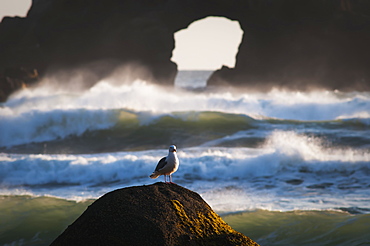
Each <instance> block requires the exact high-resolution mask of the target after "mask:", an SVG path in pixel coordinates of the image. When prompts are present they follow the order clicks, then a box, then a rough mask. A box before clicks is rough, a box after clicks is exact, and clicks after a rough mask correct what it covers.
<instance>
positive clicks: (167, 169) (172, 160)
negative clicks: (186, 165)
mask: <svg viewBox="0 0 370 246" xmlns="http://www.w3.org/2000/svg"><path fill="white" fill-rule="evenodd" d="M179 164H180V162H179V159H178V158H177V155H176V146H175V145H171V146H170V148H169V150H168V155H167V156H165V157H163V158H162V159H161V160H160V161H159V162H158V164H157V167H156V168H155V170H154V172H153V173H152V174H151V175H150V176H149V177H150V178H152V179H156V178H158V177H159V176H161V175H164V182H165V183H170V184H173V183H172V176H171V174H173V173H174V172H176V171H177V169H178V168H179ZM167 176H169V181H170V182H167Z"/></svg>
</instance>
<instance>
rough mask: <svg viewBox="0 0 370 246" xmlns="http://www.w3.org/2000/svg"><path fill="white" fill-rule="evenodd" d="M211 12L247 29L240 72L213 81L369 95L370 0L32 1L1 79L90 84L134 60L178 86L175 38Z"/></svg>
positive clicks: (3, 32) (4, 42) (11, 37)
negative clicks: (28, 72)
mask: <svg viewBox="0 0 370 246" xmlns="http://www.w3.org/2000/svg"><path fill="white" fill-rule="evenodd" d="M207 16H223V17H226V18H229V19H232V20H238V21H239V23H240V25H241V27H242V29H243V30H244V37H243V41H242V43H241V45H240V47H239V53H238V55H237V57H236V66H235V68H234V69H228V68H226V67H224V68H222V69H221V70H220V71H218V72H216V73H215V74H214V75H213V76H212V77H211V78H210V80H209V84H210V85H217V84H220V83H221V84H223V83H227V84H230V85H234V86H235V85H239V86H248V87H257V88H259V89H260V88H262V89H270V88H271V87H274V86H278V87H279V86H280V87H287V88H290V89H310V88H312V87H322V88H327V89H339V90H368V89H370V70H369V69H368V65H369V64H370V48H369V45H368V44H369V43H370V1H367V0H300V1H297V0H274V1H271V0H253V1H252V0H235V1H226V0H217V1H201V2H200V1H196V0H189V1H180V0H125V1H118V0H105V1H102V0H91V1H89V4H86V1H83V0H74V1H71V0H52V1H51V0H33V3H32V7H31V9H30V11H29V12H28V15H27V17H26V18H19V17H15V18H11V17H6V18H4V19H3V20H2V22H1V24H0V54H1V56H0V73H3V71H4V70H5V69H7V68H17V69H19V68H20V67H24V68H27V69H37V71H38V72H39V74H40V75H42V76H44V75H45V74H47V73H54V72H56V71H59V70H69V69H78V68H80V67H82V68H87V69H89V71H90V72H91V73H92V74H93V76H92V77H93V78H95V81H93V82H91V79H90V77H89V79H87V80H88V81H89V82H90V83H92V84H93V83H94V82H96V81H98V80H99V79H100V78H102V77H104V76H107V75H109V74H110V73H111V72H112V71H114V70H115V69H116V68H117V67H118V66H121V65H122V64H126V65H127V64H135V65H139V66H142V67H143V68H145V69H144V70H145V71H146V72H145V73H142V70H141V69H140V72H138V73H134V74H133V75H132V76H133V78H141V79H147V80H151V81H153V82H155V83H158V84H162V85H172V84H173V81H174V78H175V76H176V72H177V66H176V64H174V63H173V62H171V60H170V58H171V56H172V51H173V49H174V47H175V43H174V36H173V34H174V33H175V32H176V31H178V30H181V29H184V28H186V27H187V26H188V25H189V24H191V23H192V22H194V21H196V20H199V19H202V18H205V17H207ZM91 64H100V65H99V66H98V69H96V68H97V67H96V66H93V67H92V68H90V65H91ZM103 64H104V65H103ZM1 83H4V82H3V81H2V82H1ZM89 86H91V85H90V84H89Z"/></svg>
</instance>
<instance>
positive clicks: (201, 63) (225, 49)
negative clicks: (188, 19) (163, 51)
mask: <svg viewBox="0 0 370 246" xmlns="http://www.w3.org/2000/svg"><path fill="white" fill-rule="evenodd" d="M242 36H243V31H242V30H241V28H240V25H239V22H237V21H231V20H229V19H226V18H222V17H207V18H205V19H202V20H198V21H196V22H193V23H192V24H190V25H189V27H188V28H187V29H183V30H181V31H178V32H177V33H175V41H176V43H175V50H174V51H173V56H172V60H173V61H174V62H176V63H177V65H178V68H179V70H192V69H196V70H215V69H218V68H220V67H221V66H222V65H227V66H229V67H234V66H235V56H236V54H237V52H238V47H239V44H240V42H241V40H242Z"/></svg>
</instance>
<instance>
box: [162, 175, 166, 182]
mask: <svg viewBox="0 0 370 246" xmlns="http://www.w3.org/2000/svg"><path fill="white" fill-rule="evenodd" d="M163 177H164V182H165V183H167V178H166V175H163Z"/></svg>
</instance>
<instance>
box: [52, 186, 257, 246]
mask: <svg viewBox="0 0 370 246" xmlns="http://www.w3.org/2000/svg"><path fill="white" fill-rule="evenodd" d="M51 245H52V246H56V245H223V246H224V245H258V244H257V243H255V242H254V241H253V240H251V239H250V238H248V237H247V236H245V235H243V234H241V233H239V232H237V231H235V230H234V229H232V228H231V227H230V226H229V225H228V224H226V223H225V222H224V221H223V220H222V219H221V217H220V216H218V215H217V214H216V213H215V212H214V211H213V210H212V209H211V207H210V206H209V205H208V204H207V203H206V202H205V201H204V200H203V199H202V198H201V197H200V195H199V194H197V193H195V192H193V191H190V190H188V189H186V188H183V187H181V186H179V185H175V184H164V183H156V184H153V185H149V186H137V187H128V188H123V189H119V190H115V191H112V192H110V193H107V194H105V195H104V196H102V197H101V198H99V199H98V200H96V201H95V202H94V203H93V204H92V205H90V206H89V207H88V209H87V210H86V211H85V212H84V213H83V214H82V215H81V216H80V217H79V218H78V219H77V220H76V221H75V222H74V223H73V224H72V225H70V226H69V227H68V228H67V229H66V230H65V231H64V232H63V233H62V234H61V235H60V236H59V237H58V238H56V239H55V240H54V242H53V243H52V244H51Z"/></svg>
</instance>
